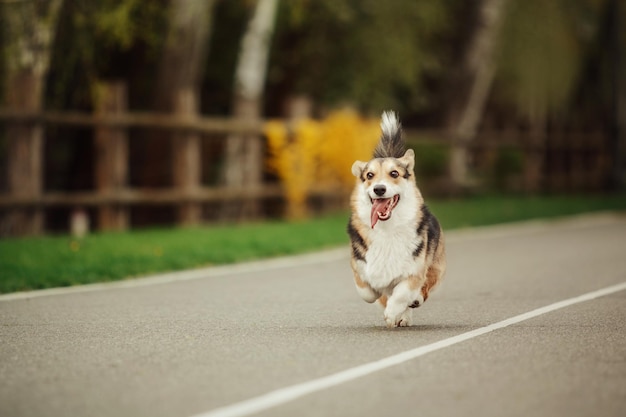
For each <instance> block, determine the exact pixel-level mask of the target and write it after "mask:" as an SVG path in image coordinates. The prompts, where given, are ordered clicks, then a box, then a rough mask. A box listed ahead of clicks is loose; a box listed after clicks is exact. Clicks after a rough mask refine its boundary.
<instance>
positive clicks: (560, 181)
mask: <svg viewBox="0 0 626 417" xmlns="http://www.w3.org/2000/svg"><path fill="white" fill-rule="evenodd" d="M107 94H108V95H107V96H106V97H105V98H104V99H103V100H102V101H101V105H100V106H99V107H98V108H97V109H96V110H95V112H94V113H93V114H86V113H74V112H51V111H47V112H39V113H25V112H21V111H12V110H10V109H0V120H2V121H3V124H4V127H5V132H6V133H5V135H6V138H7V139H8V140H7V141H8V143H9V146H8V148H7V161H6V162H7V163H6V171H7V176H6V178H7V180H6V182H7V185H6V188H7V192H5V193H0V217H2V214H3V213H4V216H3V217H4V220H2V219H1V218H0V222H2V221H4V222H5V223H7V222H8V223H9V224H10V227H7V226H5V227H4V229H2V226H1V225H0V235H1V234H39V233H42V232H43V230H44V220H43V219H44V212H45V211H46V210H48V209H50V208H54V207H67V208H74V207H90V208H91V209H93V210H95V213H96V215H95V217H96V219H95V222H96V224H97V228H98V229H100V230H124V229H126V228H128V227H129V223H130V221H129V209H130V207H131V206H133V205H140V204H141V205H168V206H175V207H176V221H177V223H178V224H182V225H193V224H197V223H199V222H201V221H202V211H201V207H202V204H206V203H211V202H225V201H233V200H240V201H245V200H258V199H268V198H275V199H280V198H282V197H283V192H282V190H281V187H280V186H279V185H278V184H276V183H271V184H262V185H261V186H254V187H248V188H237V189H233V188H226V187H223V186H215V187H206V186H203V185H202V184H201V175H200V173H201V170H202V161H201V156H200V155H201V153H200V146H201V141H202V140H203V138H205V137H206V136H207V135H213V136H215V135H216V134H220V135H222V136H223V138H224V139H223V140H226V137H227V136H228V134H229V133H248V134H249V133H252V134H254V135H252V136H253V137H256V139H250V140H262V138H261V133H262V128H263V121H262V120H256V121H242V120H237V119H228V118H207V117H199V116H198V115H197V114H196V113H195V109H193V106H191V107H190V108H189V109H188V110H189V111H185V110H184V106H183V110H182V111H180V112H177V113H175V114H154V113H129V112H127V109H126V99H125V95H126V93H125V89H124V88H123V86H117V87H116V86H113V87H112V88H110V89H109V90H108V93H107ZM55 125H60V126H71V127H72V126H73V127H81V128H89V129H93V141H94V142H93V143H94V149H95V150H96V158H95V166H94V172H93V175H94V189H93V190H92V191H83V192H44V187H43V185H42V184H43V178H42V175H43V174H42V173H43V170H42V164H43V145H42V143H43V140H44V132H45V130H46V128H49V127H50V126H55ZM131 128H149V129H161V130H167V131H171V132H172V133H173V135H174V140H173V147H172V155H171V162H172V164H173V165H172V175H173V178H172V186H171V187H170V188H164V189H137V188H130V187H129V166H128V157H129V156H128V148H129V134H128V131H129V129H131ZM407 136H408V137H409V138H413V137H419V138H424V137H428V138H431V139H433V138H434V143H440V144H443V145H445V146H454V145H453V144H452V143H451V142H450V141H449V139H448V138H447V136H446V134H445V133H444V132H443V131H440V130H430V131H410V130H409V131H407ZM528 137H529V135H528V134H527V132H524V131H520V130H519V129H509V130H505V131H504V130H499V131H497V132H496V131H491V132H482V133H481V134H480V135H479V138H477V139H478V140H476V141H475V142H474V143H472V144H471V148H470V151H471V155H472V161H473V164H474V166H475V167H480V166H493V165H494V159H497V158H498V153H499V152H500V151H501V150H502V149H514V150H516V152H518V153H520V154H521V155H522V156H523V162H522V167H521V169H520V172H517V173H514V174H515V175H513V176H512V178H508V179H507V181H509V184H508V186H511V184H512V186H513V188H517V189H520V190H534V191H537V190H556V191H562V190H567V189H572V190H575V189H585V190H589V189H598V188H601V187H602V186H603V184H604V183H605V182H606V178H607V176H608V173H609V171H610V159H611V156H610V155H609V151H608V146H607V144H606V135H604V134H603V133H602V132H587V133H579V132H578V133H576V132H574V133H572V132H570V133H564V134H555V135H550V137H549V138H548V139H545V140H541V141H532V140H528ZM468 146H469V145H468ZM496 175H499V174H498V173H497V172H496ZM440 180H441V183H445V179H443V178H441V179H440ZM444 186H445V185H444ZM326 193H328V190H327V191H326ZM317 194H318V195H323V194H324V191H323V190H319V191H318V192H317ZM443 194H445V192H444V193H443ZM15 225H19V226H15Z"/></svg>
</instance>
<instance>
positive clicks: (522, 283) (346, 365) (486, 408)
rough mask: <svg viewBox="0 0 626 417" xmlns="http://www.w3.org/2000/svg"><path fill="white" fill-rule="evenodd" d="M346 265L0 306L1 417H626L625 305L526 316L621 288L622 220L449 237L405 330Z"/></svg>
mask: <svg viewBox="0 0 626 417" xmlns="http://www.w3.org/2000/svg"><path fill="white" fill-rule="evenodd" d="M347 254H348V249H347V248H346V249H341V250H340V251H330V252H325V253H322V254H317V255H313V256H305V257H298V258H293V259H283V260H277V261H270V262H259V263H254V264H250V265H244V266H238V267H233V268H218V269H215V270H211V271H196V272H194V273H191V274H187V275H185V274H182V275H168V276H165V277H159V278H155V279H148V280H143V281H141V280H140V281H132V282H126V283H122V284H113V285H104V286H95V287H86V288H78V289H70V290H61V291H56V292H55V291H53V292H45V293H33V294H27V295H18V296H9V297H7V296H3V297H0V416H3V417H12V416H15V417H19V416H53V417H54V416H176V417H188V416H192V415H197V414H200V415H206V416H209V415H219V414H217V413H215V414H211V412H212V411H214V410H216V409H218V411H219V412H221V411H225V412H226V411H229V410H231V411H232V410H233V409H221V407H226V406H229V405H232V404H235V406H241V405H242V401H247V400H249V401H248V402H247V403H245V404H244V405H246V404H247V405H248V406H249V409H248V411H246V412H244V413H243V414H239V415H248V414H246V413H251V414H250V415H261V416H360V417H363V416H392V415H398V416H399V415H402V416H407V415H419V416H438V417H446V416H525V417H527V416H568V417H573V416H616V417H617V416H620V417H621V416H624V415H626V290H624V288H623V287H621V288H616V287H612V288H613V290H611V291H610V293H609V294H605V295H602V296H597V297H595V296H594V297H591V298H593V299H590V300H584V301H580V302H579V301H574V302H572V303H571V305H563V306H560V307H559V308H557V307H558V306H557V307H555V308H554V309H552V311H542V310H536V309H538V308H541V307H545V306H550V305H554V303H556V302H559V301H562V300H571V299H572V297H577V296H580V295H583V294H588V293H590V292H592V291H596V290H599V289H603V288H607V287H611V286H615V285H622V284H623V283H624V282H626V217H620V216H615V215H607V216H592V217H586V218H584V219H577V220H567V221H557V222H551V223H548V224H541V223H530V224H524V225H516V226H506V227H496V228H489V229H480V230H475V231H465V232H455V233H450V234H449V235H448V265H449V268H448V273H447V276H446V281H445V285H444V286H443V287H442V288H441V289H440V290H439V292H438V293H435V294H433V296H432V297H431V298H430V299H429V300H428V301H427V302H426V304H425V305H424V306H423V307H421V308H419V309H417V310H416V311H415V315H414V322H415V326H413V327H410V328H402V329H387V328H386V327H385V326H384V322H383V319H382V311H381V309H380V308H379V307H378V306H375V305H369V304H366V303H364V302H363V301H361V299H360V298H359V297H358V295H357V294H356V291H355V290H354V288H353V283H352V277H351V272H350V269H349V265H348V257H347ZM532 311H535V312H536V314H534V315H531V316H528V317H526V316H524V317H523V319H520V320H519V321H514V322H511V323H507V324H506V325H504V324H503V325H502V326H500V327H494V328H489V330H488V331H485V332H484V333H481V334H477V335H472V336H471V337H470V336H467V339H466V340H460V339H459V340H457V339H458V337H459V335H468V334H470V333H468V332H472V331H475V330H476V329H483V328H485V326H489V325H491V324H494V323H500V322H502V320H506V319H509V318H511V317H515V316H518V315H523V314H525V313H528V312H532ZM461 337H464V336H461ZM450 340H454V341H455V342H454V343H450V344H449V345H447V344H446V343H447V341H450ZM442 341H443V342H442ZM429 346H434V347H437V348H436V349H433V351H432V352H430V353H424V352H422V353H415V352H421V351H420V349H422V348H423V347H429ZM402 352H405V353H406V352H409V353H410V352H413V353H415V355H414V357H410V358H409V359H406V358H405V359H404V360H402V361H400V362H399V363H397V364H387V365H381V364H382V363H386V362H385V360H386V359H385V358H387V359H388V358H390V357H391V358H394V357H395V356H394V355H397V354H399V353H402ZM381 359H383V361H382V362H377V361H379V360H381ZM379 365H380V368H376V369H374V368H370V367H371V366H374V367H376V366H379ZM363 369H369V370H368V371H367V372H363V373H362V374H360V375H357V376H354V377H352V378H348V379H346V380H344V381H340V382H336V381H335V383H333V384H331V383H330V382H329V378H331V379H332V378H334V377H333V376H338V377H339V376H341V375H345V374H346V372H345V371H346V370H347V371H348V373H350V372H352V371H351V370H355V372H356V371H358V370H363ZM302 387H309V388H311V387H313V388H312V389H311V390H309V391H307V392H304V393H303V394H302V395H301V396H297V395H296V396H294V397H293V398H290V397H289V393H292V392H293V391H297V390H298V389H299V388H302ZM276 390H279V391H276ZM268 393H269V396H268V395H267V394H268ZM272 398H279V399H280V401H278V403H276V404H270V405H267V404H268V401H270V400H271V399H272ZM270 402H271V401H270ZM263 404H265V405H263ZM220 410H221V411H220ZM235 411H236V410H235ZM224 415H227V414H224ZM233 415H237V414H233Z"/></svg>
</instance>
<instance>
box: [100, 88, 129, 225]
mask: <svg viewBox="0 0 626 417" xmlns="http://www.w3.org/2000/svg"><path fill="white" fill-rule="evenodd" d="M126 96H127V94H126V84H125V83H124V82H122V81H115V82H104V83H101V84H100V85H99V87H98V97H97V99H96V106H95V107H96V116H99V117H103V116H107V115H114V114H122V113H124V112H125V111H126V110H127V107H128V106H127V97H126ZM94 142H95V151H96V167H95V168H96V169H95V171H96V172H95V177H96V178H95V180H96V181H95V183H96V190H97V192H98V194H101V195H104V196H109V197H113V196H115V195H116V194H119V193H120V192H122V191H124V189H125V188H126V185H127V183H128V134H127V132H126V130H125V129H123V128H119V127H111V126H98V127H97V128H96V130H95V136H94ZM98 225H99V228H100V229H101V230H125V229H126V228H127V227H128V208H127V207H125V206H122V205H121V204H119V203H107V204H103V205H102V206H100V208H99V209H98Z"/></svg>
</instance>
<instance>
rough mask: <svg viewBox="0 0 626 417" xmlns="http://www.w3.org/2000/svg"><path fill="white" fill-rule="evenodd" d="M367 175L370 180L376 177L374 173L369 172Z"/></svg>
mask: <svg viewBox="0 0 626 417" xmlns="http://www.w3.org/2000/svg"><path fill="white" fill-rule="evenodd" d="M365 176H366V177H367V179H368V180H371V179H372V178H374V173H373V172H368V173H367V174H365Z"/></svg>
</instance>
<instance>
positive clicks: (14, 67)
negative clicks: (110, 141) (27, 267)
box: [0, 0, 61, 235]
mask: <svg viewBox="0 0 626 417" xmlns="http://www.w3.org/2000/svg"><path fill="white" fill-rule="evenodd" d="M1 4H2V10H1V13H2V17H3V23H2V29H0V30H4V40H5V50H4V53H5V54H6V58H5V62H6V63H7V66H6V68H5V71H4V74H5V80H4V85H5V96H4V100H3V101H4V103H5V104H6V105H7V106H8V107H10V108H11V109H13V110H22V111H24V112H27V113H37V112H38V111H40V110H41V109H42V107H43V90H44V83H45V77H46V74H47V72H48V67H49V64H50V50H51V47H52V44H53V39H54V34H55V26H56V19H57V16H58V13H59V8H60V6H61V0H50V1H46V2H35V1H20V2H3V3H1ZM6 135H7V138H8V139H9V143H8V164H7V168H8V175H7V178H8V188H9V193H11V194H13V195H15V196H23V197H34V198H36V197H39V196H40V195H41V193H42V191H43V178H42V173H43V166H42V165H43V160H42V155H43V128H42V126H40V125H33V124H26V123H24V124H12V125H8V126H7V128H6ZM3 223H6V227H3V229H5V230H8V232H9V233H10V234H15V235H25V234H39V233H41V232H42V231H43V226H44V225H43V223H44V221H43V211H42V209H40V208H35V209H29V210H21V211H20V210H12V211H11V212H10V213H9V214H8V217H7V218H6V219H5V220H4V221H3Z"/></svg>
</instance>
